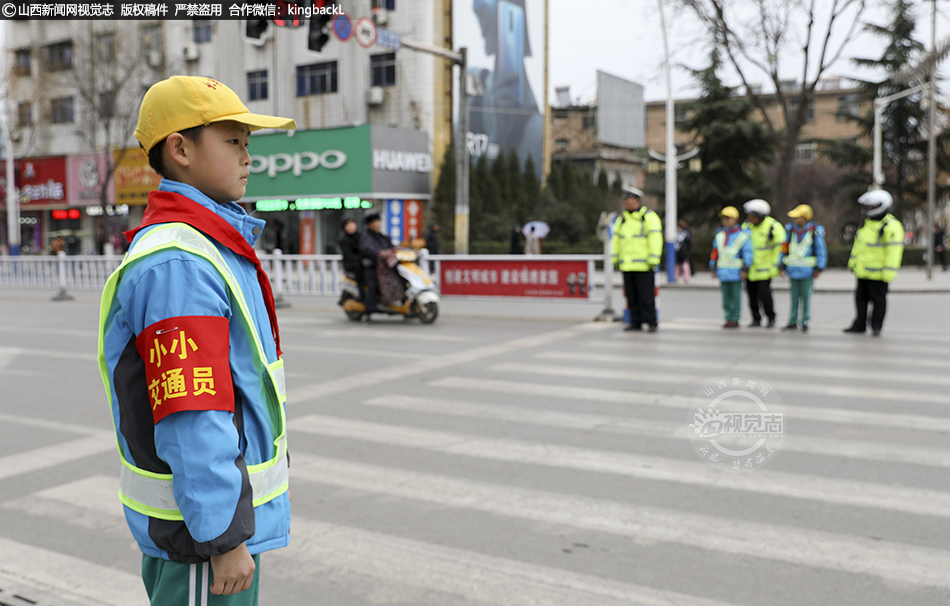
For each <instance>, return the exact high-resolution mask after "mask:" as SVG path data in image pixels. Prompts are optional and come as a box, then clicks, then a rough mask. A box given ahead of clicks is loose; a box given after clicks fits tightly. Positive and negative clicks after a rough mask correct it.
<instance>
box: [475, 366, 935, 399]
mask: <svg viewBox="0 0 950 606" xmlns="http://www.w3.org/2000/svg"><path fill="white" fill-rule="evenodd" d="M707 369H708V370H707V372H706V373H704V374H709V371H711V370H714V369H712V368H710V367H707ZM488 370H490V371H492V372H516V373H519V374H538V375H547V376H555V377H575V378H581V379H609V380H614V381H636V382H638V383H641V384H642V385H641V388H645V387H649V386H651V385H652V386H658V385H662V386H664V389H666V388H668V387H669V386H670V385H673V386H680V385H682V384H683V382H684V380H685V377H684V376H683V374H682V373H660V372H652V371H642V372H638V371H633V370H629V369H623V370H618V369H612V368H582V367H578V366H555V365H553V364H530V363H525V362H508V363H505V364H496V365H494V366H490V367H489V368H488ZM724 372H733V373H735V374H741V372H742V371H740V370H737V369H736V370H729V371H724ZM769 384H770V385H771V386H772V387H773V388H774V389H777V390H782V389H785V390H787V391H788V392H791V393H794V392H806V393H817V394H821V395H826V396H837V397H849V398H869V399H876V400H896V401H899V402H906V401H908V400H911V401H913V402H917V403H921V402H932V403H936V404H947V403H948V398H947V396H946V394H944V393H934V392H925V391H914V390H909V389H900V390H897V389H883V388H880V389H879V388H876V387H867V388H856V387H846V386H840V385H830V384H817V383H814V382H811V381H809V382H807V383H806V382H804V381H799V382H795V383H793V382H784V381H773V380H771V379H769Z"/></svg>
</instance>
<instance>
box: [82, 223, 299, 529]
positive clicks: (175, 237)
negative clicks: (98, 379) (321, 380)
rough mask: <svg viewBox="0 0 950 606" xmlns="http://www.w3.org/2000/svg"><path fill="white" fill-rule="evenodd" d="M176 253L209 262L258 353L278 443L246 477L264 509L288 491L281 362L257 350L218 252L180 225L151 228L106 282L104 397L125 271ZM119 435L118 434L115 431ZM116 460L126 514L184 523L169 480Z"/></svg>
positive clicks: (101, 332)
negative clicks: (110, 336) (108, 336)
mask: <svg viewBox="0 0 950 606" xmlns="http://www.w3.org/2000/svg"><path fill="white" fill-rule="evenodd" d="M170 248H176V249H179V250H182V251H185V252H188V253H191V254H194V255H197V256H199V257H202V258H203V259H205V260H206V261H208V262H209V263H210V264H211V265H212V266H213V267H214V268H215V269H216V270H217V271H218V273H219V274H221V277H222V278H224V281H225V282H226V283H227V285H228V289H229V290H230V292H231V294H232V295H233V296H234V298H235V299H236V300H237V302H238V307H239V310H240V313H239V314H235V316H237V317H239V318H240V320H241V321H242V324H243V327H244V329H245V330H247V331H248V333H249V334H250V335H251V337H252V338H253V341H254V344H255V350H256V351H257V363H258V365H259V366H260V368H261V375H262V379H263V380H265V383H267V387H266V389H265V390H264V392H265V394H266V395H267V396H268V397H267V408H268V412H269V414H270V418H271V421H272V422H273V423H274V425H275V429H276V433H277V437H276V438H275V439H274V444H273V451H272V452H273V453H274V456H273V457H272V458H271V459H270V460H268V461H265V462H264V463H260V464H257V465H248V466H247V473H248V477H249V479H250V483H251V488H252V490H253V495H254V496H253V504H254V506H255V507H257V506H259V505H263V504H264V503H267V502H269V501H271V500H273V499H275V498H277V497H278V496H280V495H282V494H283V493H285V492H287V489H288V486H289V474H288V470H287V429H286V427H287V419H286V413H285V411H284V402H286V400H287V390H286V387H285V379H284V361H283V360H281V359H278V360H277V361H276V362H273V363H268V362H267V355H266V354H265V353H264V347H263V345H262V344H261V340H260V337H259V335H258V333H257V329H256V327H255V324H254V321H253V319H252V316H251V313H250V310H249V308H248V306H247V301H246V299H245V298H244V293H243V292H242V291H241V289H240V287H239V286H238V283H237V280H236V279H235V277H234V274H233V272H232V271H231V268H230V267H228V264H227V262H226V261H225V260H224V257H222V256H221V252H220V251H219V250H218V249H217V248H216V247H215V245H214V244H213V243H212V242H211V241H210V240H209V239H208V238H207V237H205V236H204V235H203V234H202V233H201V232H199V231H198V230H196V229H194V228H193V227H191V226H189V225H185V224H184V223H168V224H165V225H160V226H158V227H155V228H153V229H152V230H150V231H148V232H146V233H144V234H142V236H141V237H140V238H139V239H138V241H137V242H136V243H135V245H134V246H133V247H132V249H130V250H129V252H128V253H127V254H126V256H125V259H124V260H123V261H122V264H121V265H120V266H119V268H118V269H116V270H115V272H113V274H112V275H111V276H109V280H108V281H107V282H106V286H105V288H104V290H103V292H102V304H101V309H100V316H99V317H100V320H99V370H100V372H101V373H102V380H103V383H104V384H105V387H106V394H108V397H109V399H110V402H109V405H110V406H111V405H112V401H111V399H112V389H111V385H110V382H109V370H108V367H107V365H106V358H105V322H106V319H107V317H108V314H109V311H110V309H111V307H112V300H113V298H114V295H115V291H116V288H117V286H118V282H119V278H120V277H121V275H122V273H123V271H124V270H125V269H126V268H127V267H128V266H129V265H131V264H132V263H135V262H137V261H140V260H141V259H143V258H144V257H146V256H147V255H150V254H153V253H156V252H159V251H162V250H166V249H170ZM116 433H118V428H116ZM119 457H120V458H121V460H122V468H121V470H120V472H119V499H120V500H121V501H122V503H124V504H125V505H126V506H127V507H129V508H130V509H132V510H134V511H137V512H139V513H142V514H145V515H147V516H150V517H153V518H159V519H162V520H183V519H184V518H183V516H182V514H181V510H180V509H179V508H178V503H177V502H176V501H175V495H174V492H173V491H172V475H171V474H162V473H154V472H150V471H146V470H144V469H139V468H138V467H136V466H135V465H133V464H132V463H130V462H129V461H128V460H126V458H125V453H123V452H122V448H121V447H119Z"/></svg>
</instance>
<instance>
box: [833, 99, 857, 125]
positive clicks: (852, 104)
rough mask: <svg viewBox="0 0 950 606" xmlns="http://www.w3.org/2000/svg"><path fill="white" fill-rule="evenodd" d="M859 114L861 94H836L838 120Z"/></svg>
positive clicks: (845, 120) (855, 116)
mask: <svg viewBox="0 0 950 606" xmlns="http://www.w3.org/2000/svg"><path fill="white" fill-rule="evenodd" d="M860 114H861V95H838V111H837V112H836V113H835V117H836V118H837V120H838V122H847V121H848V120H850V119H851V118H857V117H858V116H859V115H860Z"/></svg>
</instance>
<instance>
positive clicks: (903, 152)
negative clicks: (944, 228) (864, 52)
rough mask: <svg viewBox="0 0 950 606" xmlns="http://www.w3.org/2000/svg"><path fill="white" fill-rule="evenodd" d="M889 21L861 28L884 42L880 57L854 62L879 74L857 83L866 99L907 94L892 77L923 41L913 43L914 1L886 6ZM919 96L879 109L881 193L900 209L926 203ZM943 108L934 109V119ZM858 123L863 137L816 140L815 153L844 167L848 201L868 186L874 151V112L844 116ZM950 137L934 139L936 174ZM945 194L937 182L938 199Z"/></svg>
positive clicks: (949, 160) (948, 164) (945, 160)
mask: <svg viewBox="0 0 950 606" xmlns="http://www.w3.org/2000/svg"><path fill="white" fill-rule="evenodd" d="M891 7H892V11H891V21H890V23H888V24H887V25H883V26H882V25H874V24H869V25H867V26H866V28H865V29H866V30H867V31H868V32H870V33H872V34H874V35H876V36H878V37H879V38H884V39H885V40H886V41H887V44H886V46H885V47H884V50H883V52H882V53H881V56H880V57H878V58H876V59H868V58H861V59H854V60H853V62H854V64H855V65H856V66H859V67H862V68H870V69H875V70H877V71H883V72H884V73H885V75H886V76H885V78H884V79H883V80H881V81H877V82H875V81H866V80H857V82H858V83H859V85H860V89H861V91H862V96H865V98H875V97H881V96H886V95H891V94H894V93H897V92H900V91H902V90H906V89H907V88H909V86H910V85H907V84H898V83H895V82H894V80H893V78H894V75H895V74H896V73H897V72H899V71H901V70H902V69H904V68H905V67H907V66H908V65H911V64H912V63H913V62H914V61H915V60H916V59H917V58H918V57H919V56H920V55H921V54H922V53H923V52H924V51H925V47H924V45H923V44H922V43H920V42H919V41H917V40H915V39H914V37H913V36H914V29H915V27H916V15H915V14H914V7H915V5H914V3H913V2H909V1H907V0H895V2H893V3H892V4H891ZM924 99H925V95H924V93H918V94H914V95H911V96H909V97H904V98H903V99H899V100H897V101H893V102H891V103H889V104H888V105H887V106H886V107H885V108H884V111H883V116H882V117H883V120H882V129H881V130H882V138H883V146H882V152H883V153H882V157H883V164H884V185H883V187H884V189H886V190H887V191H889V192H890V193H891V194H892V195H893V196H894V200H895V202H900V205H901V208H902V209H903V210H905V211H907V210H913V209H915V208H920V207H921V206H923V205H924V203H925V202H926V200H927V130H928V125H927V111H926V109H925V104H924ZM941 112H942V108H939V107H938V115H939V114H940V113H941ZM844 117H845V118H847V119H848V120H851V121H852V122H854V123H856V124H858V125H860V127H861V132H862V135H863V136H862V137H860V138H859V139H858V140H857V141H832V140H823V141H821V142H820V147H819V149H820V151H821V153H822V154H824V155H825V156H826V157H827V158H829V159H831V160H832V161H833V162H835V163H836V164H838V165H839V166H840V167H842V168H845V169H847V170H848V171H849V172H848V175H847V177H846V178H845V179H844V180H843V183H842V187H843V188H845V189H846V190H847V195H848V196H849V197H851V198H852V199H854V198H857V196H859V195H860V194H861V193H863V192H864V191H866V190H867V187H868V185H870V184H871V183H872V179H873V177H872V174H871V173H872V166H871V161H872V158H873V149H872V148H871V147H869V146H868V145H867V144H865V142H870V141H872V137H873V135H874V111H873V109H871V110H869V111H868V112H866V113H865V114H864V115H858V116H853V115H848V116H844ZM948 144H950V133H947V132H946V131H944V132H942V133H940V134H939V135H938V139H937V166H938V170H943V171H945V170H947V168H950V156H948V154H947V149H948V147H947V146H948ZM946 192H947V188H946V187H940V186H939V181H938V187H937V198H938V199H940V198H941V197H942V196H943V195H944V194H945V193H946Z"/></svg>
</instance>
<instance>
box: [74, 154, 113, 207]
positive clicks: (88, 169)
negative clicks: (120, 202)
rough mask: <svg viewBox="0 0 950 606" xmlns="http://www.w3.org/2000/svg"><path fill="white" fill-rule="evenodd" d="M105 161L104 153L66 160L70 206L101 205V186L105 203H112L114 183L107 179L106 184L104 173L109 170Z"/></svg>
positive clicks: (106, 157)
mask: <svg viewBox="0 0 950 606" xmlns="http://www.w3.org/2000/svg"><path fill="white" fill-rule="evenodd" d="M107 159H108V156H107V155H106V154H104V153H102V154H88V155H85V156H70V157H68V158H67V159H66V178H67V184H68V187H67V189H68V190H69V199H68V202H69V204H70V205H71V206H87V205H90V204H101V203H102V200H101V197H100V194H101V192H102V188H103V185H105V187H106V203H107V204H112V203H113V201H114V200H115V181H114V180H113V179H109V180H108V182H106V172H107V171H108V168H109V167H108V163H107Z"/></svg>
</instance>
